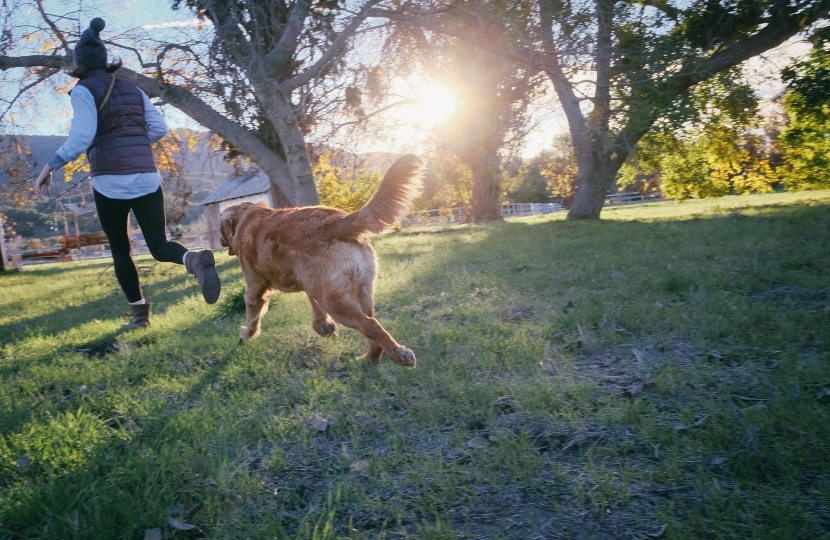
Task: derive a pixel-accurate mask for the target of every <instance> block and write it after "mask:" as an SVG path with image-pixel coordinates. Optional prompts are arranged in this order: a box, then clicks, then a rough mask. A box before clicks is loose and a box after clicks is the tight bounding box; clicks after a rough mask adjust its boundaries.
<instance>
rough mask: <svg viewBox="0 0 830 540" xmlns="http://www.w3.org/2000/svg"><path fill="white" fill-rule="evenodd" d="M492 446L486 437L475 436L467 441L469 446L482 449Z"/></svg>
mask: <svg viewBox="0 0 830 540" xmlns="http://www.w3.org/2000/svg"><path fill="white" fill-rule="evenodd" d="M488 446H490V443H489V442H488V441H487V439H485V438H484V437H473V438H472V439H470V440H469V441H467V448H476V449H479V450H480V449H482V448H487V447H488Z"/></svg>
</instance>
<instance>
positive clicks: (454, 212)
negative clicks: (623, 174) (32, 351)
mask: <svg viewBox="0 0 830 540" xmlns="http://www.w3.org/2000/svg"><path fill="white" fill-rule="evenodd" d="M659 200H661V196H660V194H659V193H649V194H646V195H641V194H639V193H614V194H611V195H608V196H606V197H605V204H606V206H617V205H624V204H638V203H646V202H656V201H659ZM563 210H565V208H564V207H563V206H562V205H561V204H558V203H510V204H503V205H502V207H501V215H502V217H505V218H508V217H522V216H534V215H537V214H552V213H554V212H561V211H563ZM470 212H471V208H470V207H469V206H464V207H455V208H433V209H432V210H421V211H419V212H413V213H411V214H409V215H408V216H407V217H406V218H404V219H403V220H402V221H401V226H402V227H404V228H407V227H436V226H438V227H440V226H447V225H453V224H460V223H467V222H468V221H469V218H470ZM174 240H175V241H177V242H179V243H181V244H183V245H184V246H185V247H187V248H188V249H210V247H211V246H210V234H209V233H202V234H195V235H187V236H182V237H180V238H176V239H174ZM45 251H49V250H45ZM132 253H133V255H140V254H145V253H150V250H149V248H147V244H146V243H145V242H144V240H142V239H139V238H133V249H132ZM110 256H111V254H110V251H109V250H108V249H105V247H104V246H84V247H82V248H81V253H80V257H78V253H77V250H73V255H72V258H73V259H74V260H77V259H79V258H81V259H100V258H103V257H110ZM54 260H56V258H54V257H49V258H44V259H30V260H26V261H24V263H23V264H26V265H29V264H38V263H42V262H50V261H54Z"/></svg>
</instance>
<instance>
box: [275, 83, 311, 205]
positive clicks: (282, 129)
mask: <svg viewBox="0 0 830 540" xmlns="http://www.w3.org/2000/svg"><path fill="white" fill-rule="evenodd" d="M272 97H273V99H271V100H269V104H268V105H269V106H268V108H267V110H268V112H269V113H270V114H269V116H271V120H272V123H273V124H274V129H276V131H277V135H279V138H280V143H281V144H282V147H283V151H284V153H285V160H286V162H288V169H289V171H290V173H291V181H292V184H293V186H292V187H293V200H292V205H293V206H314V205H317V204H320V198H319V197H318V195H317V186H316V185H315V183H314V176H313V174H312V172H311V163H310V161H309V159H308V152H307V151H306V147H305V137H304V135H303V132H302V131H301V130H300V126H299V122H297V117H296V115H295V114H294V111H293V109H292V108H291V102H290V101H289V99H288V97H287V96H286V95H284V94H283V92H282V90H281V89H277V90H275V93H274V94H273V96H272Z"/></svg>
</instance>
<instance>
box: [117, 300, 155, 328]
mask: <svg viewBox="0 0 830 540" xmlns="http://www.w3.org/2000/svg"><path fill="white" fill-rule="evenodd" d="M150 306H152V304H151V303H150V302H146V303H144V304H139V305H133V304H130V312H131V313H132V315H133V318H132V319H131V320H130V322H128V323H126V324H122V325H121V328H124V329H130V328H147V327H148V326H150Z"/></svg>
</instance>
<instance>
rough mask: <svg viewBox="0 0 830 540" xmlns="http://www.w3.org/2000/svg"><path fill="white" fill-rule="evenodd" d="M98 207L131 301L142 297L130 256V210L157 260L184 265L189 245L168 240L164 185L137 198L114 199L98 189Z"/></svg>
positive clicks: (122, 283)
mask: <svg viewBox="0 0 830 540" xmlns="http://www.w3.org/2000/svg"><path fill="white" fill-rule="evenodd" d="M95 206H96V207H97V209H98V218H99V219H100V220H101V226H102V227H103V228H104V232H105V233H107V238H109V243H110V250H111V251H112V260H113V262H114V263H115V277H117V278H118V283H119V284H120V285H121V288H122V289H124V294H126V295H127V301H128V302H138V301H139V300H141V298H142V295H141V285H140V284H139V282H138V271H137V270H136V268H135V263H133V259H132V257H130V239H129V238H128V236H127V220H128V219H130V209H132V211H133V213H134V214H135V218H136V219H137V220H138V225H139V226H140V227H141V232H142V233H143V234H144V241H145V242H147V247H148V248H150V254H151V255H152V256H153V257H154V258H155V259H156V260H157V261H161V262H172V263H177V264H184V263H183V262H182V258H183V257H184V254H185V253H186V252H187V248H186V247H184V246H183V245H181V244H179V243H178V242H170V241H168V240H167V232H166V231H165V227H166V225H167V224H166V222H165V217H164V193H162V191H161V186H159V188H158V190H156V191H155V192H154V193H150V194H149V195H143V196H141V197H137V198H135V199H110V198H109V197H107V196H105V195H101V194H100V193H98V192H97V191H95Z"/></svg>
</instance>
